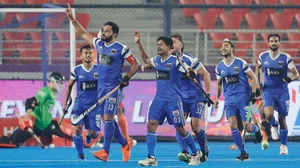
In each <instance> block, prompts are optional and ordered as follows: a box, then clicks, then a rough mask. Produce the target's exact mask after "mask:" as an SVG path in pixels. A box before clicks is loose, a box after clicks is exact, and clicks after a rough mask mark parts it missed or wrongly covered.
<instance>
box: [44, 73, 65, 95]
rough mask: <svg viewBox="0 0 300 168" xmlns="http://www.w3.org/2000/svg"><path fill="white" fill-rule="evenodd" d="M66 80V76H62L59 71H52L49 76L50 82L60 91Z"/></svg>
mask: <svg viewBox="0 0 300 168" xmlns="http://www.w3.org/2000/svg"><path fill="white" fill-rule="evenodd" d="M64 80H65V77H64V76H62V75H61V74H60V73H59V72H52V73H51V75H50V76H49V78H48V81H49V82H53V83H54V87H55V90H56V91H58V92H59V91H60V90H61V89H62V86H63V84H64Z"/></svg>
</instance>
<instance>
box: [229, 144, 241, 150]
mask: <svg viewBox="0 0 300 168" xmlns="http://www.w3.org/2000/svg"><path fill="white" fill-rule="evenodd" d="M229 149H230V150H238V149H239V148H238V147H237V146H236V144H232V145H230V146H229Z"/></svg>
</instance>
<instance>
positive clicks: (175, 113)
mask: <svg viewBox="0 0 300 168" xmlns="http://www.w3.org/2000/svg"><path fill="white" fill-rule="evenodd" d="M166 117H167V120H168V123H169V124H170V125H174V126H175V127H182V126H184V124H185V121H184V116H183V110H182V104H181V102H179V101H161V100H155V99H154V100H153V102H152V104H151V106H150V109H149V114H148V120H156V121H159V124H163V122H164V120H165V118H166Z"/></svg>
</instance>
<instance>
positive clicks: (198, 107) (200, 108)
mask: <svg viewBox="0 0 300 168" xmlns="http://www.w3.org/2000/svg"><path fill="white" fill-rule="evenodd" d="M182 106H183V111H184V112H185V113H187V115H189V116H190V117H193V118H199V119H201V118H202V115H203V112H204V110H205V103H204V102H200V101H198V102H194V103H187V102H183V103H182Z"/></svg>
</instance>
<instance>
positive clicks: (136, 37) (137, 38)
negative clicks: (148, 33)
mask: <svg viewBox="0 0 300 168" xmlns="http://www.w3.org/2000/svg"><path fill="white" fill-rule="evenodd" d="M133 39H134V41H135V43H136V44H137V46H138V48H139V51H140V54H141V57H142V59H143V61H144V63H146V64H150V65H151V61H150V56H149V54H148V53H147V51H146V50H145V49H144V47H143V45H142V43H141V33H140V32H139V31H138V30H137V31H135V32H134V34H133Z"/></svg>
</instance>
